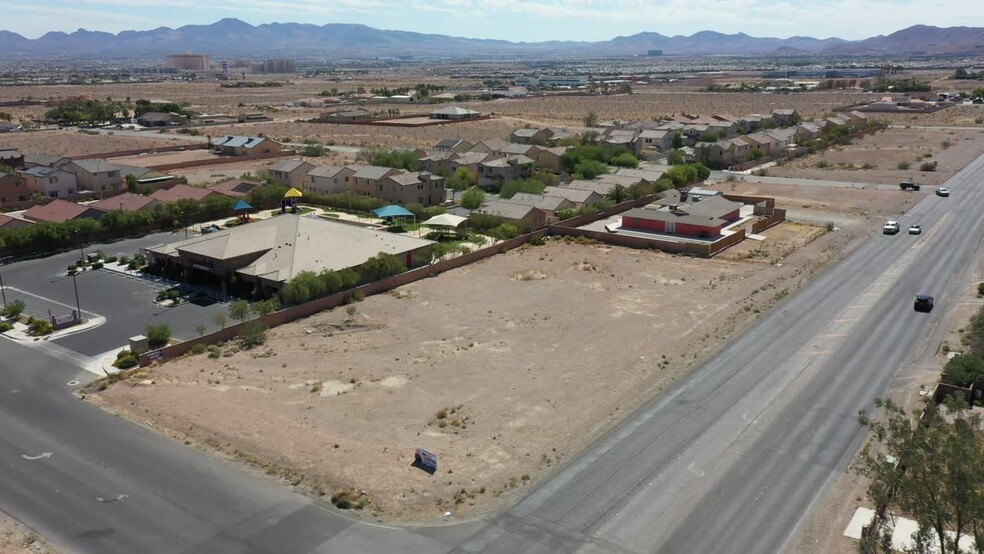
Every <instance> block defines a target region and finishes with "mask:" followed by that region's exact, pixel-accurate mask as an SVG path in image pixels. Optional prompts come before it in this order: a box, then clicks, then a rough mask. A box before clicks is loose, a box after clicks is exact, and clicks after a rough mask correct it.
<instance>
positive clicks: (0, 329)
mask: <svg viewBox="0 0 984 554" xmlns="http://www.w3.org/2000/svg"><path fill="white" fill-rule="evenodd" d="M13 328H14V326H13V325H12V324H10V323H8V322H6V321H0V333H6V332H7V331H9V330H11V329H13Z"/></svg>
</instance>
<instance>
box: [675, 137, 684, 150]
mask: <svg viewBox="0 0 984 554" xmlns="http://www.w3.org/2000/svg"><path fill="white" fill-rule="evenodd" d="M681 148H683V135H681V134H680V133H673V149H674V150H679V149H681Z"/></svg>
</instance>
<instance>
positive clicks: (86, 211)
mask: <svg viewBox="0 0 984 554" xmlns="http://www.w3.org/2000/svg"><path fill="white" fill-rule="evenodd" d="M102 215H103V212H102V211H100V210H97V209H95V208H93V207H91V206H86V205H84V204H76V203H75V202H69V201H68V200H61V199H55V200H52V201H51V202H49V203H47V204H38V205H37V206H31V207H30V208H28V209H27V210H26V211H25V212H24V213H23V214H22V217H23V218H24V219H28V220H31V221H35V222H40V221H47V222H52V223H58V222H63V221H70V220H73V219H99V218H100V217H102Z"/></svg>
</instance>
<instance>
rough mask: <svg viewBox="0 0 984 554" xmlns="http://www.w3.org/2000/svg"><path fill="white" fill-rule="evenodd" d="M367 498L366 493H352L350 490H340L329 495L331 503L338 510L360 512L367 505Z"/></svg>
mask: <svg viewBox="0 0 984 554" xmlns="http://www.w3.org/2000/svg"><path fill="white" fill-rule="evenodd" d="M369 502H370V500H369V496H368V495H366V491H358V492H356V491H354V490H352V489H342V490H340V491H338V492H336V493H335V494H333V495H331V503H332V504H334V505H335V507H336V508H338V509H339V510H361V509H363V508H365V507H366V506H368V505H369Z"/></svg>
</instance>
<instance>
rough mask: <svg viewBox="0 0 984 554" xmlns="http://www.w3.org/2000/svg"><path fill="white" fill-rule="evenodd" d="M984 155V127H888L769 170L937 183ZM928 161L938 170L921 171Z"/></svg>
mask: <svg viewBox="0 0 984 554" xmlns="http://www.w3.org/2000/svg"><path fill="white" fill-rule="evenodd" d="M982 113H984V112H982ZM981 154H984V126H982V127H981V130H980V131H975V130H955V129H925V128H918V129H917V128H910V129H903V128H888V129H885V130H883V131H879V132H877V133H875V134H873V135H868V136H865V137H862V138H860V139H857V140H855V141H854V142H853V144H850V145H847V146H838V147H834V148H831V149H828V150H825V151H822V152H818V153H816V154H812V155H809V156H804V157H802V158H798V159H796V160H793V161H791V162H789V163H786V164H784V165H782V166H775V167H770V168H769V169H768V174H769V175H773V176H776V177H799V178H807V179H820V180H829V181H848V182H854V183H875V184H889V185H894V184H898V183H899V182H900V181H901V180H903V179H905V178H908V177H911V178H913V179H915V180H916V182H918V183H920V184H926V185H930V186H937V185H940V184H942V183H943V182H945V181H946V180H947V179H949V178H950V177H952V176H953V175H954V174H955V173H957V172H958V171H960V170H961V169H963V168H964V167H966V166H967V164H969V163H970V162H971V161H973V160H974V159H976V158H977V157H978V156H980V155H981ZM924 162H937V166H936V170H935V171H932V172H929V171H921V170H920V166H921V165H922V164H923V163H924ZM900 163H903V164H908V165H909V168H908V169H899V164H900ZM866 167H867V168H868V169H865V168H866Z"/></svg>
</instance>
